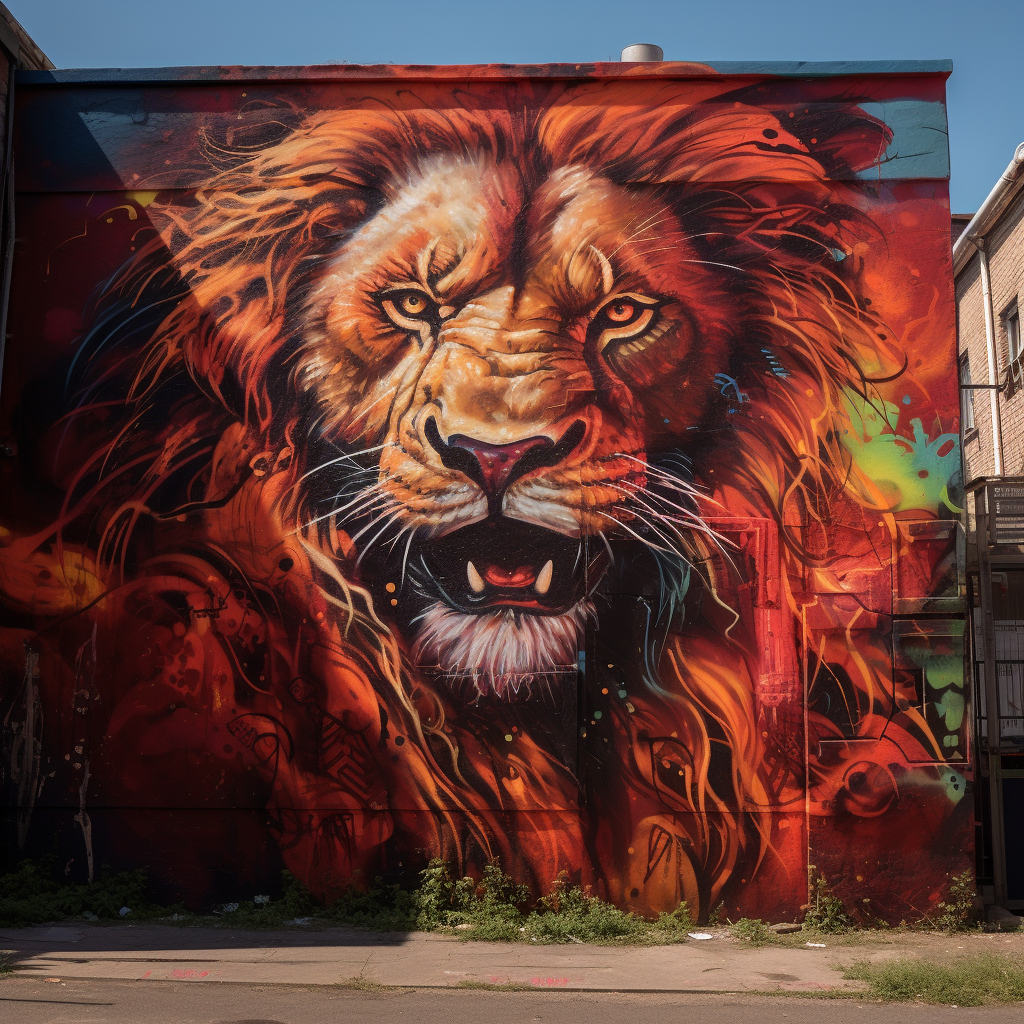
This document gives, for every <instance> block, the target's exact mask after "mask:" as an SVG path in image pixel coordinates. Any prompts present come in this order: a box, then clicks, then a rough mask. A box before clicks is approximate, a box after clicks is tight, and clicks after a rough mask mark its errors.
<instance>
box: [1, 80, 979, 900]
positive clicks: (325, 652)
mask: <svg viewBox="0 0 1024 1024" xmlns="http://www.w3.org/2000/svg"><path fill="white" fill-rule="evenodd" d="M944 80H945V72H944V71H943V70H942V68H940V67H930V66H927V65H885V66H872V65H866V66H839V67H832V66H816V65H801V66H799V67H794V66H782V65H780V66H758V67H754V66H748V67H739V66H720V67H717V68H716V67H710V66H705V65H696V64H695V65H683V64H664V65H656V66H650V65H646V66H645V65H598V66H587V67H577V66H575V65H570V66H562V65H559V66H551V67H543V68H488V67H484V68H319V69H317V68H311V69H191V70H185V71H176V70H171V71H149V72H137V73H135V72H120V73H115V72H111V73H100V74H97V73H88V72H67V73H58V72H33V73H27V74H25V73H23V74H22V75H21V76H19V79H18V95H17V116H16V138H15V157H14V160H15V164H14V166H15V175H16V185H17V203H16V234H17V248H16V252H15V262H14V282H13V287H12V293H11V304H10V319H9V323H8V326H7V331H8V344H7V350H6V355H5V359H4V365H3V388H2V411H0V430H2V434H3V436H2V440H3V444H4V446H5V447H4V453H5V455H4V457H3V459H2V465H0V472H2V474H3V476H2V494H3V504H2V517H0V526H2V528H0V544H2V547H0V599H2V602H3V607H4V613H3V615H4V617H3V632H2V648H0V664H2V677H0V679H2V687H3V688H2V690H0V694H2V699H3V722H4V763H3V767H2V772H3V775H2V778H3V785H4V788H5V796H6V806H7V808H8V809H7V812H6V814H7V817H6V822H7V833H6V849H7V853H8V856H9V858H10V859H12V860H16V859H18V858H20V857H22V856H35V857H38V856H44V855H48V856H55V857H56V858H57V859H58V863H59V865H61V866H65V865H66V866H67V867H68V870H69V871H70V872H71V873H72V874H73V875H74V876H76V877H85V876H87V875H89V874H90V873H92V872H94V871H96V870H98V868H99V865H101V864H103V863H109V864H111V865H113V866H116V867H126V866H145V867H147V868H148V870H149V871H150V873H151V875H152V877H153V878H154V879H155V880H156V881H157V882H158V883H159V884H160V885H161V886H162V891H163V892H165V893H173V894H175V895H176V896H178V897H180V898H183V899H186V900H188V901H190V902H191V903H192V904H194V905H197V906H204V905H209V903H210V902H211V901H213V900H215V899H224V898H235V899H239V898H246V897H249V898H251V896H252V895H253V894H254V893H257V892H262V891H267V890H268V889H269V888H271V887H272V886H273V885H274V880H275V879H276V878H278V877H279V875H280V871H281V869H282V867H287V868H288V869H289V870H290V871H291V872H293V873H294V874H295V875H296V876H297V877H298V878H299V879H301V880H302V881H303V882H305V883H306V884H307V885H308V886H309V887H310V888H311V889H312V890H313V892H314V893H316V894H317V895H318V896H319V897H322V898H324V899H331V898H332V897H334V896H336V895H337V894H338V893H340V892H342V891H343V890H344V889H345V888H347V887H349V886H353V885H357V886H358V885H362V884H365V883H366V882H367V881H368V880H370V879H372V878H374V877H375V876H378V875H382V876H384V877H389V878H397V879H399V880H406V881H409V880H412V879H414V878H415V873H416V872H417V871H418V870H419V869H420V868H421V867H422V866H423V864H424V863H425V862H426V860H427V859H428V858H430V857H443V858H445V859H446V860H448V861H449V862H450V863H451V864H452V865H453V867H454V868H455V869H456V870H458V871H467V872H471V873H474V872H479V871H480V870H481V868H482V867H483V865H485V864H486V863H488V862H489V861H491V860H493V859H494V858H499V859H500V862H501V864H502V866H503V867H504V868H505V869H506V870H508V871H509V872H511V873H512V874H514V875H516V876H517V877H518V878H519V879H521V880H522V881H525V882H527V883H529V885H530V886H531V887H532V889H533V890H534V892H536V893H541V892H543V891H545V890H546V889H547V888H548V887H549V886H550V885H551V883H552V881H553V880H554V879H556V878H557V877H559V876H560V875H562V874H563V873H564V874H565V875H566V876H567V877H568V878H569V879H570V880H572V881H576V882H579V883H581V884H584V885H589V886H591V887H592V888H593V891H594V892H595V893H597V894H598V895H601V896H602V897H604V898H606V899H609V900H612V901H614V902H615V903H616V904H618V905H620V906H622V907H626V908H632V909H634V910H637V911H641V912H644V913H654V912H656V911H660V910H666V909H670V908H672V907H674V906H676V905H677V904H678V903H679V901H680V900H686V901H688V902H689V904H690V906H691V907H692V908H693V909H694V910H695V912H697V913H698V914H700V915H701V916H702V917H706V915H707V914H708V913H710V912H711V911H712V910H714V909H715V908H716V907H719V906H721V907H723V908H724V910H725V912H726V913H727V914H728V915H729V916H731V917H733V918H735V917H736V916H752V917H766V918H770V919H782V918H792V917H794V916H796V915H799V913H800V908H801V905H802V904H804V903H805V902H806V899H807V879H808V872H809V871H810V872H811V873H812V874H817V875H823V876H824V877H825V878H826V879H827V881H828V884H829V885H830V886H831V887H832V888H833V889H834V891H836V892H837V893H838V894H839V895H840V896H841V897H842V898H843V899H844V900H845V901H846V904H847V906H848V908H849V909H850V910H851V911H855V912H856V913H858V914H859V915H860V916H861V917H880V918H888V919H895V920H899V919H901V918H908V919H909V918H913V917H915V916H919V915H920V914H923V913H925V912H928V911H929V909H930V908H932V907H934V905H935V903H936V902H937V901H939V900H940V899H941V898H942V897H943V895H944V894H945V892H946V891H947V888H948V884H949V880H950V877H951V876H952V875H953V874H956V873H960V872H962V871H964V870H966V869H968V868H969V867H970V866H971V863H972V860H973V853H972V841H973V840H972V830H973V824H972V799H971V794H970V779H971V773H970V769H969V750H968V746H969V741H968V735H969V730H968V724H969V721H970V715H969V708H968V706H967V692H966V690H965V686H964V678H963V664H962V658H963V634H964V630H963V606H962V603H961V590H960V580H959V571H958V562H957V554H956V540H957V536H958V530H959V515H960V505H961V497H960V494H961V482H960V471H959V467H960V455H959V447H958V442H957V432H958V415H959V402H958V397H957V380H956V362H955V355H956V351H955V341H954V327H953V297H952V290H951V267H950V243H949V238H950V234H949V209H948V200H947V183H946V178H947V167H948V164H947V160H946V149H945V135H944V131H945V119H944V106H943V97H944V91H943V90H944Z"/></svg>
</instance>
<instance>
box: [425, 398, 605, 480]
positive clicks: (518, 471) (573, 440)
mask: <svg viewBox="0 0 1024 1024" xmlns="http://www.w3.org/2000/svg"><path fill="white" fill-rule="evenodd" d="M585 431H586V426H585V425H584V423H583V422H582V421H581V420H577V421H576V422H575V423H573V425H572V426H571V427H569V429H568V430H567V431H566V432H565V433H564V434H563V435H562V436H561V438H560V439H559V440H558V441H552V440H551V438H550V437H527V438H524V439H523V440H521V441H513V442H512V443H511V444H491V443H490V442H488V441H480V440H477V439H476V438H475V437H467V436H466V435H465V434H453V435H452V436H451V437H449V438H448V440H447V441H443V440H442V439H441V432H440V431H439V430H438V429H437V424H436V423H435V422H434V419H433V417H431V419H429V420H428V421H427V423H426V425H425V427H424V431H423V432H424V434H425V435H426V438H427V441H429V442H430V445H431V447H432V448H433V449H434V451H436V452H437V454H438V455H439V456H440V458H441V463H442V465H445V466H447V467H448V468H449V469H455V470H458V471H459V472H460V473H464V474H465V475H466V476H468V477H469V478H470V479H471V480H473V481H475V482H476V483H478V484H479V485H480V486H481V487H482V488H483V490H484V491H485V493H486V494H487V496H488V497H489V498H491V499H494V498H497V497H498V496H500V495H501V494H502V493H503V492H504V491H505V490H507V489H508V487H509V486H510V485H511V484H512V483H513V482H514V481H515V480H518V479H519V478H520V477H521V476H524V475H525V474H526V473H531V472H533V471H534V470H535V469H542V468H544V467H545V466H557V465H558V463H560V462H561V461H562V460H563V459H564V458H566V457H567V456H568V455H569V454H570V452H572V450H573V449H574V448H575V447H576V446H577V445H578V444H579V443H580V441H582V440H583V434H584V433H585Z"/></svg>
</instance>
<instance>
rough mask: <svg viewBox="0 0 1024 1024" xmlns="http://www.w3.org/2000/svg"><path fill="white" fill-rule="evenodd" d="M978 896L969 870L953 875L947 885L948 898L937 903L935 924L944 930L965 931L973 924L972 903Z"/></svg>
mask: <svg viewBox="0 0 1024 1024" xmlns="http://www.w3.org/2000/svg"><path fill="white" fill-rule="evenodd" d="M977 898H978V894H977V890H976V889H975V888H974V878H973V877H972V875H971V872H970V871H969V870H968V871H965V872H963V874H960V875H955V876H954V877H953V881H952V882H951V883H950V886H949V898H948V899H947V900H943V901H942V902H941V903H939V904H938V905H937V907H936V909H937V910H938V911H939V916H938V917H937V918H936V919H935V926H936V927H937V928H940V929H941V930H942V931H945V932H965V931H968V930H969V929H970V928H971V927H972V926H973V924H974V904H975V901H976V900H977Z"/></svg>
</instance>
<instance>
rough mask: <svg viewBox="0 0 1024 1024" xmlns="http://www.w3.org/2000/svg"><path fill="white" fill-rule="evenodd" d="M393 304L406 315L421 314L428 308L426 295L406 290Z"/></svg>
mask: <svg viewBox="0 0 1024 1024" xmlns="http://www.w3.org/2000/svg"><path fill="white" fill-rule="evenodd" d="M395 306H396V307H397V308H398V310H399V311H400V312H402V313H404V314H405V315H406V316H416V317H418V316H422V315H423V314H424V313H425V312H426V311H427V309H428V308H429V304H428V302H427V297H426V296H425V295H420V294H419V293H418V292H406V293H405V294H404V295H402V296H400V297H399V299H398V301H397V302H396V303H395Z"/></svg>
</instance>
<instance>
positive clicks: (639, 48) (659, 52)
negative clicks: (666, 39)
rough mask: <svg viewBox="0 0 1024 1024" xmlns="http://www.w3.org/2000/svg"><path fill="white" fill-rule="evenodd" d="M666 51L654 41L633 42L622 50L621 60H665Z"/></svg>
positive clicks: (639, 61)
mask: <svg viewBox="0 0 1024 1024" xmlns="http://www.w3.org/2000/svg"><path fill="white" fill-rule="evenodd" d="M664 59H665V51H664V50H663V49H662V48H661V47H660V46H655V44H654V43H632V44H631V45H630V46H627V47H626V48H625V49H624V50H623V51H622V56H621V57H620V58H619V60H621V61H624V62H629V63H636V64H639V63H641V62H642V61H655V60H664Z"/></svg>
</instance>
